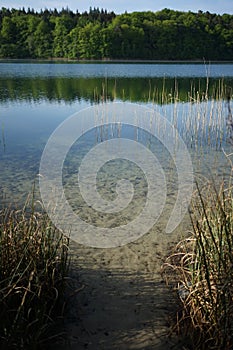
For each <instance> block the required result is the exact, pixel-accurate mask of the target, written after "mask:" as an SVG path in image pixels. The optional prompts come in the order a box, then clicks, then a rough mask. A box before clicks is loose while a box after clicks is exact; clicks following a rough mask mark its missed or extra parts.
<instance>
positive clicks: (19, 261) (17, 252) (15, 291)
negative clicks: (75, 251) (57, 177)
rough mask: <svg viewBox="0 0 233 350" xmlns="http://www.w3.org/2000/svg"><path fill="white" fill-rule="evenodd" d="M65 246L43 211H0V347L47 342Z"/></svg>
mask: <svg viewBox="0 0 233 350" xmlns="http://www.w3.org/2000/svg"><path fill="white" fill-rule="evenodd" d="M68 245H69V239H68V238H67V237H65V236H63V235H62V234H61V233H60V232H58V230H57V229H56V228H55V227H54V226H53V225H52V223H51V222H50V220H49V218H48V217H47V216H46V215H45V214H44V213H40V212H35V210H34V209H33V208H32V209H30V210H28V209H26V207H25V208H24V209H23V210H19V211H17V210H10V209H3V210H1V211H0V319H1V322H0V344H1V346H0V348H1V349H38V348H40V346H42V345H43V344H44V343H45V342H47V341H48V339H49V338H51V334H53V333H51V330H52V327H53V325H54V322H55V320H57V318H58V317H60V316H61V315H62V311H63V307H64V300H65V299H64V295H65V288H66V283H67V282H66V280H67V275H68V269H69V259H68ZM54 336H55V333H54Z"/></svg>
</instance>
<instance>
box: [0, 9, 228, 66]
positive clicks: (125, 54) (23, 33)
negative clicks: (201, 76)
mask: <svg viewBox="0 0 233 350" xmlns="http://www.w3.org/2000/svg"><path fill="white" fill-rule="evenodd" d="M0 58H2V59H4V58H18V59H52V58H58V59H74V60H111V59H123V60H136V59H138V60H203V59H205V60H232V59H233V15H231V14H223V15H219V14H213V13H209V12H208V11H207V12H202V11H198V12H197V13H194V12H191V11H189V12H182V11H175V10H170V9H167V8H165V9H163V10H161V11H158V12H151V11H147V12H133V13H124V14H120V15H116V14H115V13H114V12H108V11H107V10H104V9H99V8H93V9H92V8H90V10H89V12H83V13H79V11H78V10H77V11H76V12H73V11H71V10H69V9H68V8H66V9H65V8H63V9H62V10H60V11H58V10H56V9H53V10H48V9H44V10H41V11H39V12H37V11H35V10H33V9H31V8H28V9H27V10H25V8H22V9H7V8H2V9H1V10H0Z"/></svg>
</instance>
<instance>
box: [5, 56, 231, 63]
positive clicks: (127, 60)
mask: <svg viewBox="0 0 233 350" xmlns="http://www.w3.org/2000/svg"><path fill="white" fill-rule="evenodd" d="M8 62H19V63H20V62H22V63H34V62H35V63H38V62H51V63H53V62H60V63H157V64H166V63H168V64H172V63H180V64H184V63H190V64H195V63H197V64H211V63H216V64H220V63H221V64H231V63H233V60H229V61H228V60H219V61H212V60H208V61H205V60H204V59H203V60H201V59H197V60H146V59H145V60H142V59H134V60H132V59H102V60H101V59H99V60H95V59H93V60H92V59H91V60H90V59H71V58H60V57H59V58H52V57H51V58H0V63H8Z"/></svg>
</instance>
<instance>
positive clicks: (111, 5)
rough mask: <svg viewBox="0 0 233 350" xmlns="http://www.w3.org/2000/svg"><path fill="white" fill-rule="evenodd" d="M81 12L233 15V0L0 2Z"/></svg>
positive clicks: (40, 0)
mask: <svg viewBox="0 0 233 350" xmlns="http://www.w3.org/2000/svg"><path fill="white" fill-rule="evenodd" d="M67 6H68V8H69V9H71V10H73V11H76V10H79V12H84V11H86V10H87V11H89V8H90V7H92V8H94V7H99V8H100V9H101V8H104V9H107V10H109V11H114V12H115V13H117V14H120V13H124V12H125V11H127V12H133V11H147V10H150V11H159V10H162V9H164V8H165V7H166V8H169V9H174V10H181V11H189V10H190V11H193V12H197V11H198V10H202V11H209V12H211V13H219V14H223V13H230V14H233V0H142V1H141V0H90V1H87V0H64V1H61V0H47V1H46V0H0V7H6V8H17V9H18V8H22V7H25V9H27V8H28V7H30V8H34V9H35V10H40V9H44V8H48V9H50V8H51V9H53V8H57V9H61V8H62V7H64V8H66V7H67Z"/></svg>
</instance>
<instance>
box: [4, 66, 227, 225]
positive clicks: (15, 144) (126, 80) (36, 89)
mask: <svg viewBox="0 0 233 350" xmlns="http://www.w3.org/2000/svg"><path fill="white" fill-rule="evenodd" d="M232 88H233V64H232V63H224V64H216V63H215V64H214V63H213V64H209V63H207V64H204V63H203V64H200V63H195V64H191V63H187V64H185V63H172V64H171V63H161V64H159V63H151V62H148V63H122V62H121V63H48V62H40V63H36V62H27V63H22V62H18V63H17V62H1V63H0V191H1V204H0V205H1V206H5V205H9V204H11V205H12V206H13V207H14V206H17V207H20V206H22V205H23V203H24V202H25V199H26V197H27V194H28V193H29V192H31V191H32V189H33V187H34V185H35V192H36V198H40V194H39V190H38V174H39V171H40V170H39V166H40V160H41V156H42V153H43V150H44V147H45V145H46V143H47V141H48V139H49V137H50V135H51V134H52V133H53V132H54V130H55V129H56V128H57V127H58V126H59V125H60V124H61V123H62V122H64V121H66V120H67V119H68V118H69V117H70V116H71V115H73V114H74V113H76V112H80V113H81V111H82V110H83V109H85V108H87V107H90V106H92V107H94V106H103V105H105V103H109V104H112V103H115V102H123V103H124V104H125V106H126V107H125V108H126V110H125V111H126V114H127V108H128V107H127V106H128V104H129V103H130V104H132V103H133V104H136V105H138V106H144V107H149V108H150V109H152V110H153V111H155V112H156V113H159V114H160V115H162V116H163V117H164V118H166V120H168V121H169V122H170V123H171V124H172V125H174V126H175V127H176V128H177V130H178V132H179V135H180V137H181V139H182V140H183V142H184V144H185V146H186V147H187V150H188V152H189V154H190V156H191V159H192V165H193V169H194V178H195V179H197V178H198V179H200V178H203V177H204V176H206V177H208V178H210V177H212V176H213V177H215V178H218V179H220V178H223V177H227V176H228V175H229V173H230V165H229V161H228V159H227V158H226V156H225V155H224V153H223V150H224V152H225V153H227V154H230V153H231V152H232V144H231V130H230V129H229V126H228V125H227V119H228V116H229V112H228V105H227V100H226V96H228V95H229V94H230V95H231V96H232ZM224 97H225V99H224ZM230 104H231V108H232V102H230ZM129 108H130V107H129ZM87 118H88V116H87ZM115 132H116V133H115V134H114V132H113V134H111V132H110V129H108V127H106V130H105V136H104V139H103V138H102V136H100V134H99V131H98V130H97V129H94V130H91V131H89V132H87V133H86V134H85V135H83V136H82V137H81V138H80V140H79V141H78V142H77V143H74V144H73V146H72V147H71V148H70V151H69V153H68V154H67V156H66V159H65V161H64V168H63V180H62V181H63V185H64V189H65V190H64V191H65V195H66V198H67V200H68V201H69V203H70V205H71V206H72V208H73V209H74V211H75V212H76V213H77V214H78V215H80V217H81V218H82V219H83V220H85V221H87V222H89V223H92V224H93V225H96V226H101V227H116V226H117V225H118V224H124V225H126V224H127V223H128V222H129V221H130V220H131V219H132V217H136V216H137V215H138V213H139V212H140V210H141V209H140V208H142V207H143V205H144V204H145V198H146V195H147V184H146V181H145V177H144V175H143V172H142V171H141V170H140V169H139V167H138V166H135V165H132V164H131V163H132V162H128V163H127V160H125V159H123V160H119V159H116V160H115V161H113V162H107V163H106V165H105V166H103V167H102V169H101V170H100V171H99V173H98V176H97V180H98V181H99V185H98V186H99V187H98V189H99V191H100V193H101V195H102V196H103V197H104V198H105V199H106V200H108V201H114V200H115V198H116V183H117V182H118V181H119V180H120V178H121V177H122V176H123V177H126V178H127V179H128V180H130V181H131V183H132V184H133V186H134V188H135V193H134V197H133V201H132V204H131V205H128V207H127V208H126V209H124V210H125V211H124V210H123V211H119V213H118V214H117V215H115V214H112V213H107V214H105V215H101V216H100V215H99V213H96V211H95V210H94V209H93V208H90V205H88V204H85V202H84V199H83V198H81V194H80V191H79V190H78V189H77V181H76V180H77V173H78V168H79V166H80V164H81V161H82V158H83V157H84V156H85V154H87V152H89V151H90V150H91V148H92V147H94V146H95V145H96V144H99V143H101V142H103V141H106V140H108V139H113V138H115V137H119V134H117V132H118V131H117V130H115ZM106 135H107V136H106ZM114 135H115V136H114ZM116 135H117V136H116ZM122 135H123V136H124V137H126V138H129V139H131V140H135V128H131V129H130V127H127V126H125V127H124V126H123V128H122V129H121V137H122ZM136 139H137V141H139V142H140V143H141V144H143V145H144V146H146V147H148V143H149V148H150V150H151V152H153V153H154V154H156V157H157V159H158V161H159V163H160V165H161V167H162V169H163V171H164V174H165V177H166V184H167V198H168V199H169V201H168V202H169V204H168V208H170V209H169V210H171V208H172V206H173V205H174V203H175V197H176V196H177V191H178V185H177V182H178V180H177V175H176V164H175V163H174V159H173V157H172V156H171V155H170V154H169V152H168V150H167V149H166V147H164V146H163V144H162V142H161V140H160V141H158V140H157V139H156V137H154V138H153V139H151V136H150V135H148V134H147V133H146V132H143V131H140V132H139V134H137V137H136ZM123 173H125V175H122V174H123ZM108 176H109V178H108ZM169 205H170V207H169Z"/></svg>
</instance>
